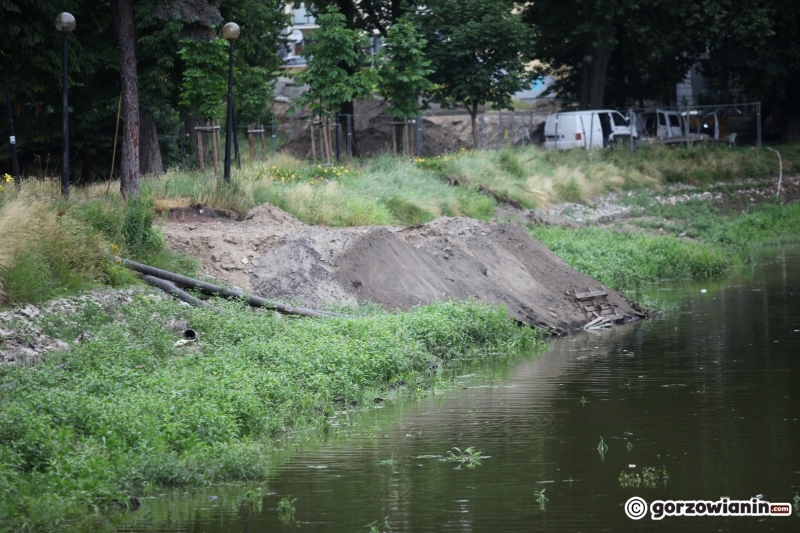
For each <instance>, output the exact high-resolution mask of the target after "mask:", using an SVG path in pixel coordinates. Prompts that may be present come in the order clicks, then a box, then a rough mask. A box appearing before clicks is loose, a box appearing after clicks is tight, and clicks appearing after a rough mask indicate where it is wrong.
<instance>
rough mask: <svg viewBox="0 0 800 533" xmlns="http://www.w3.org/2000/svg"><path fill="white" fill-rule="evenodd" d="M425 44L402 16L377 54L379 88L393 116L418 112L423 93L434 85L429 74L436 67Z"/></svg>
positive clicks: (409, 22)
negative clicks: (426, 52) (426, 54)
mask: <svg viewBox="0 0 800 533" xmlns="http://www.w3.org/2000/svg"><path fill="white" fill-rule="evenodd" d="M425 44H426V41H425V39H423V38H421V37H420V36H419V35H418V34H417V31H416V28H415V27H414V24H413V23H412V22H411V21H409V20H407V19H402V18H401V19H400V20H398V21H397V23H396V24H394V25H393V26H391V28H390V29H389V30H388V33H387V35H386V39H385V40H384V42H383V48H382V49H381V53H380V55H379V56H378V91H379V92H380V94H381V96H382V97H383V99H384V100H386V101H387V102H388V103H389V109H388V111H389V113H390V114H391V115H392V116H393V117H394V118H397V119H401V118H405V117H409V116H413V115H416V114H417V113H418V111H419V108H420V104H419V97H420V95H421V94H422V93H423V92H426V91H429V90H430V89H431V88H432V87H433V84H432V83H431V82H430V81H429V80H428V78H427V76H429V75H430V74H432V73H433V69H431V68H430V66H431V62H430V60H427V59H425V54H424V49H425Z"/></svg>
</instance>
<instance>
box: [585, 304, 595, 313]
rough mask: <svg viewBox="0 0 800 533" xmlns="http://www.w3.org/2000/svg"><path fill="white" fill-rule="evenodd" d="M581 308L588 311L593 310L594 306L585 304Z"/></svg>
mask: <svg viewBox="0 0 800 533" xmlns="http://www.w3.org/2000/svg"><path fill="white" fill-rule="evenodd" d="M583 309H584V310H585V311H586V312H587V313H588V312H589V311H594V310H595V309H596V307H595V306H593V305H585V306H583Z"/></svg>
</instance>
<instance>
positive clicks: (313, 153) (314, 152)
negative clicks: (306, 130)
mask: <svg viewBox="0 0 800 533" xmlns="http://www.w3.org/2000/svg"><path fill="white" fill-rule="evenodd" d="M311 157H312V158H313V159H314V164H315V165H316V164H317V145H316V144H315V143H314V121H313V120H312V121H311Z"/></svg>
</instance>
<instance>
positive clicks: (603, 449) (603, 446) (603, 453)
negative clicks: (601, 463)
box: [597, 437, 608, 459]
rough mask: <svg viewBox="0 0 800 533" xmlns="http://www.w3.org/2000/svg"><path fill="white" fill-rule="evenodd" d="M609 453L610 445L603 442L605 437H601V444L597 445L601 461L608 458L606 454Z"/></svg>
mask: <svg viewBox="0 0 800 533" xmlns="http://www.w3.org/2000/svg"><path fill="white" fill-rule="evenodd" d="M607 451H608V445H607V444H606V443H605V441H603V437H600V444H598V445H597V453H599V454H600V458H601V459H605V458H606V452H607Z"/></svg>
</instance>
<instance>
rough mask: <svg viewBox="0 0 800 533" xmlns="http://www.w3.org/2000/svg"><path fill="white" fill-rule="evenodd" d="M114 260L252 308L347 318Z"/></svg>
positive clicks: (125, 261)
mask: <svg viewBox="0 0 800 533" xmlns="http://www.w3.org/2000/svg"><path fill="white" fill-rule="evenodd" d="M112 259H113V260H114V261H118V262H119V263H122V264H123V265H125V266H128V267H130V268H132V269H133V270H135V271H136V272H139V273H141V274H145V275H148V276H153V277H156V278H161V279H162V280H164V279H165V280H168V281H171V282H173V283H175V284H176V285H181V286H183V287H188V288H190V289H197V290H200V291H202V292H204V293H206V294H214V295H218V296H222V297H225V298H231V299H245V300H246V301H247V303H248V304H250V305H251V306H252V307H263V308H265V309H272V310H274V311H277V312H279V313H283V314H285V315H297V316H305V317H309V318H323V317H344V316H345V315H340V314H337V313H331V312H328V311H317V310H316V309H308V308H306V307H294V306H291V305H286V304H282V303H279V302H272V301H270V300H267V299H266V298H261V297H259V296H253V295H251V294H247V293H244V292H242V291H237V290H234V289H226V288H225V287H220V286H219V285H214V284H213V283H207V282H205V281H200V280H197V279H193V278H190V277H187V276H182V275H180V274H176V273H175V272H169V271H167V270H161V269H160V268H155V267H151V266H148V265H145V264H142V263H137V262H136V261H131V260H130V259H122V258H121V257H112Z"/></svg>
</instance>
